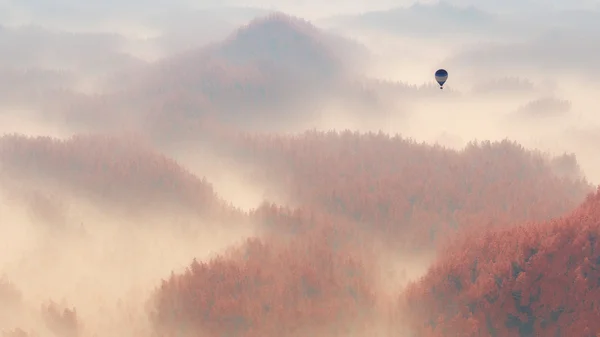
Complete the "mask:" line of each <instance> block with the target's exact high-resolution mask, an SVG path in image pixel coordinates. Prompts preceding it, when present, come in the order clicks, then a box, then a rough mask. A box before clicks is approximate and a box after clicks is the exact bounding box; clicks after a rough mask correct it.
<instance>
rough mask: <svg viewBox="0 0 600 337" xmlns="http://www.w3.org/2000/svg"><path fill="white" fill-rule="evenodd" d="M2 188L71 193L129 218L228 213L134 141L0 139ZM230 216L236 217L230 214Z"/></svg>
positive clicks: (201, 186) (208, 191)
mask: <svg viewBox="0 0 600 337" xmlns="http://www.w3.org/2000/svg"><path fill="white" fill-rule="evenodd" d="M0 163H1V164H2V172H3V175H2V179H1V180H2V184H3V186H4V187H6V188H9V189H10V188H12V187H14V188H17V189H22V188H24V187H29V188H35V189H41V190H46V191H52V192H57V191H59V192H60V193H61V194H62V193H64V192H67V191H68V193H71V194H72V195H74V196H79V197H84V198H86V199H88V200H92V201H94V202H100V203H101V204H103V205H110V207H111V208H113V209H119V210H120V212H125V213H128V214H138V213H146V212H148V211H149V210H152V211H154V212H158V211H160V210H166V209H171V210H173V211H174V210H179V211H184V210H185V211H186V212H192V213H195V214H199V215H203V216H207V217H208V216H211V215H212V216H215V215H216V214H220V215H223V214H227V213H229V212H232V210H228V206H227V205H226V204H225V203H224V202H223V201H221V200H220V199H219V198H218V197H217V196H216V194H215V193H214V191H213V189H212V186H211V185H210V184H209V183H207V182H206V181H205V180H203V179H199V178H197V177H196V176H194V175H193V174H191V173H189V172H187V171H186V170H185V169H184V168H183V167H181V166H179V165H178V164H177V163H176V162H175V161H173V160H171V159H169V158H167V157H165V156H164V155H161V154H160V153H158V152H156V151H154V150H152V149H151V148H149V147H147V146H146V145H145V144H144V143H143V142H140V140H139V139H136V138H135V137H125V136H122V137H117V136H101V135H97V136H93V135H92V136H84V135H82V136H74V137H72V138H70V139H67V140H60V139H55V138H51V137H35V138H34V137H26V136H21V135H4V136H2V137H0ZM231 214H234V212H232V213H231Z"/></svg>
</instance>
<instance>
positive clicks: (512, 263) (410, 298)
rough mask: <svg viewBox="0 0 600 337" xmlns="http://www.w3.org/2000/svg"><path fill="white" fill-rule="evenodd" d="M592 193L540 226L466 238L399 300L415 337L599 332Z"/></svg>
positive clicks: (599, 271) (599, 213) (598, 217)
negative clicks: (571, 211)
mask: <svg viewBox="0 0 600 337" xmlns="http://www.w3.org/2000/svg"><path fill="white" fill-rule="evenodd" d="M599 238H600V189H599V190H598V192H596V193H595V194H592V195H590V196H589V197H588V198H587V200H586V201H585V202H584V203H583V204H582V205H581V206H580V207H579V208H578V209H577V210H576V211H574V212H573V213H571V214H569V215H567V216H565V217H563V218H557V219H555V220H551V221H549V222H546V223H535V224H526V225H522V226H518V227H515V228H511V229H505V230H494V231H488V232H486V233H483V234H481V233H478V234H472V235H469V236H468V237H466V238H465V239H464V242H463V243H462V244H461V245H460V246H458V247H453V248H452V249H450V250H448V251H446V252H445V254H444V255H443V257H442V258H441V259H440V260H439V261H438V262H436V263H435V265H434V266H433V267H432V268H431V269H430V271H429V273H428V274H427V275H426V276H425V277H424V278H423V279H422V280H420V281H419V282H417V283H414V284H412V285H411V286H410V287H409V288H408V290H407V292H406V294H405V295H404V297H403V301H402V305H403V308H404V309H405V310H404V312H403V314H404V315H405V317H406V318H407V321H408V322H409V324H410V325H411V326H412V328H413V329H414V330H415V331H416V332H417V336H420V337H434V336H440V337H441V336H449V335H451V336H454V335H460V336H495V337H512V336H519V337H522V336H585V337H592V336H594V335H595V334H596V333H597V332H598V331H600V320H598V317H600V288H599V287H598V285H600V267H599V266H600V242H599Z"/></svg>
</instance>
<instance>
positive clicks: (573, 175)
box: [239, 131, 591, 249]
mask: <svg viewBox="0 0 600 337" xmlns="http://www.w3.org/2000/svg"><path fill="white" fill-rule="evenodd" d="M239 147H240V148H242V149H245V151H244V152H245V153H246V154H247V155H246V156H245V157H244V158H245V159H244V160H243V161H241V162H240V164H241V165H247V166H249V167H257V169H256V176H255V177H254V179H256V180H258V181H265V182H266V181H269V182H275V183H276V184H277V185H278V186H281V189H282V190H284V191H289V195H290V198H291V199H292V200H293V203H294V204H296V205H302V206H304V207H306V208H308V209H314V210H322V211H325V212H328V213H331V214H338V215H341V216H343V217H345V218H347V219H349V220H351V221H352V222H354V223H356V224H357V225H359V227H360V228H363V229H365V230H367V231H374V232H376V233H379V235H381V236H382V237H383V238H385V240H389V242H390V244H392V245H393V246H394V247H396V248H395V249H402V248H406V247H410V248H415V249H417V248H418V249H428V248H427V247H430V246H431V245H432V244H433V243H436V242H440V240H441V241H443V240H444V238H446V237H447V236H448V235H451V234H452V233H455V232H456V231H457V230H458V229H463V230H469V229H471V228H472V226H475V227H481V226H486V225H490V226H497V225H501V226H505V225H509V224H516V223H519V222H522V221H529V220H545V219H549V218H552V217H555V216H559V215H561V214H562V213H564V212H567V211H570V210H571V209H573V208H574V207H576V206H577V205H578V204H579V203H580V202H581V201H582V200H583V199H584V198H585V195H586V194H587V193H588V192H589V191H591V186H590V185H589V184H587V183H586V182H585V181H583V180H581V178H580V173H579V169H578V167H577V164H576V162H575V163H573V162H568V161H565V163H566V165H562V166H560V165H558V164H557V163H558V162H557V160H553V159H552V158H551V157H547V156H545V155H543V154H541V153H537V152H532V151H527V150H525V149H524V148H523V147H521V146H520V145H518V144H516V143H513V142H510V141H502V142H497V143H490V142H482V143H480V144H478V143H472V144H471V145H469V146H468V147H466V148H465V149H464V150H462V151H454V150H450V149H446V148H443V147H440V146H432V145H427V144H419V143H416V142H415V141H413V140H411V139H403V138H400V137H393V138H391V137H390V136H389V135H386V134H383V133H378V134H375V133H366V134H361V133H358V132H350V131H345V132H327V133H326V132H317V131H309V132H305V133H302V134H299V135H293V136H288V135H269V136H262V135H257V136H252V135H248V136H245V137H242V138H241V139H240V143H239ZM250 154H251V155H250ZM557 165H558V166H557ZM559 166H560V168H559ZM564 177H570V178H564Z"/></svg>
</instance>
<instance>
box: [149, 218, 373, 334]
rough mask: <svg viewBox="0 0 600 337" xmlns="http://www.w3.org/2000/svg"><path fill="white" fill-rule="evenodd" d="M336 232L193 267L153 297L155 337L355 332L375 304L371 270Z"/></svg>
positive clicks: (251, 248) (239, 251)
mask: <svg viewBox="0 0 600 337" xmlns="http://www.w3.org/2000/svg"><path fill="white" fill-rule="evenodd" d="M337 231H338V230H337V228H335V227H334V226H329V225H326V224H325V225H323V226H317V228H316V229H315V230H310V231H307V232H305V233H303V234H301V235H298V236H296V237H295V238H290V239H289V240H278V239H277V238H275V237H266V238H264V239H248V240H247V241H246V242H245V243H244V244H243V245H241V246H239V247H236V248H233V249H231V250H230V251H229V252H227V253H226V254H224V255H222V256H219V257H216V258H214V259H212V260H211V261H209V262H198V261H196V260H194V262H193V263H192V264H191V266H190V267H189V268H188V270H187V271H186V272H185V273H182V274H172V275H171V277H170V278H169V279H168V280H165V281H163V283H162V285H161V286H160V287H159V288H158V289H157V290H156V293H155V295H154V297H153V301H152V303H153V306H152V307H153V311H152V314H151V320H152V322H153V324H154V327H155V330H156V331H157V334H158V335H159V336H205V335H204V334H206V335H208V336H212V335H214V336H220V335H223V334H225V335H231V336H243V337H263V336H295V335H296V334H297V333H302V332H306V333H310V334H319V333H323V334H325V335H328V334H340V333H342V334H343V333H346V332H347V331H346V330H349V329H353V328H354V329H357V328H360V322H363V320H362V319H366V318H367V317H368V313H369V311H370V309H372V308H373V306H374V305H375V295H374V290H373V289H372V275H371V273H370V268H371V267H370V266H369V265H365V264H364V263H363V261H362V259H360V258H359V257H357V255H356V254H353V252H352V251H351V250H348V249H343V248H342V247H339V246H336V245H335V244H334V241H335V240H334V239H335V238H334V236H335V235H336V233H337ZM279 238H281V237H279Z"/></svg>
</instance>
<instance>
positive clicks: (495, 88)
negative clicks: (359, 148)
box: [0, 0, 600, 337]
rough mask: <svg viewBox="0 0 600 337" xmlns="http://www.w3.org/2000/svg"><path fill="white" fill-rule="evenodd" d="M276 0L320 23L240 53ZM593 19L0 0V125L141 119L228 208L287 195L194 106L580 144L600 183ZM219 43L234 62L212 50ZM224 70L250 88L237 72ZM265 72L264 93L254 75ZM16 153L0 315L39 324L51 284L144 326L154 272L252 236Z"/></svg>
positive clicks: (111, 328) (549, 11)
mask: <svg viewBox="0 0 600 337" xmlns="http://www.w3.org/2000/svg"><path fill="white" fill-rule="evenodd" d="M275 11H282V12H284V13H285V14H287V15H292V16H298V17H300V18H303V19H307V20H309V21H311V22H312V23H313V24H314V25H316V27H317V30H315V32H316V33H315V32H310V33H307V34H309V35H310V34H313V35H314V36H317V35H318V36H319V37H318V38H319V39H322V41H325V42H324V43H321V44H315V45H319V47H315V48H316V49H315V50H316V51H315V50H309V51H306V50H307V49H306V48H308V47H305V45H300V46H299V47H298V46H297V45H294V43H296V42H294V41H296V40H293V38H292V37H293V36H292V35H290V36H292V37H289V40H286V41H287V43H288V47H289V48H290V49H293V48H297V49H294V50H295V51H293V52H291V53H290V54H285V53H283V54H276V55H271V54H269V53H270V52H269V51H267V52H265V55H262V56H261V57H262V58H263V59H261V60H259V61H257V63H256V64H254V63H251V62H249V61H248V59H249V58H251V57H254V55H255V54H253V53H254V51H252V52H247V54H244V53H245V50H246V49H244V48H250V47H251V46H252V44H253V43H255V42H256V41H261V39H262V38H263V35H265V36H267V35H269V34H270V32H268V29H271V28H268V27H267V28H266V30H267V31H265V29H263V30H260V29H257V30H255V31H252V33H251V34H250V38H248V40H247V41H246V40H244V41H246V42H245V43H247V44H245V45H244V44H239V45H236V44H235V43H237V42H236V41H238V40H236V38H232V36H234V37H235V35H232V34H235V33H236V32H239V30H240V29H244V27H246V26H245V25H247V24H248V23H249V22H251V20H253V19H255V18H261V17H264V16H267V15H268V14H270V13H272V12H275ZM599 19H600V1H592V0H588V1H586V0H579V1H573V0H571V1H566V0H556V1H552V2H551V4H549V3H548V1H541V0H540V1H535V0H529V1H503V2H498V1H467V0H455V1H454V0H450V1H444V2H442V3H434V2H430V1H424V2H422V3H420V4H417V5H415V4H414V3H413V2H412V1H401V2H398V1H388V0H376V1H372V2H371V3H370V4H369V5H368V6H367V5H366V2H364V1H330V2H327V3H326V4H324V3H323V2H318V1H302V2H297V1H296V2H292V1H278V2H269V1H263V0H255V1H254V0H253V1H246V0H244V1H241V0H240V1H237V0H235V1H234V0H229V1H219V2H216V1H215V2H208V1H205V2H203V3H202V4H197V3H194V2H192V1H184V0H178V1H158V0H153V1H134V0H124V1H119V2H116V1H110V2H107V1H103V2H102V4H100V2H98V3H97V4H96V3H94V4H92V3H91V2H83V1H75V0H71V1H67V0H64V1H50V0H35V1H34V0H31V1H24V0H18V1H17V0H14V1H11V0H4V1H1V2H0V26H1V27H0V52H1V53H0V55H2V56H1V57H0V76H2V77H3V80H2V82H1V83H0V97H1V98H2V99H1V100H0V133H1V134H6V135H8V134H20V135H27V136H49V137H53V138H56V139H63V140H67V139H70V137H72V136H74V135H77V134H94V133H99V132H100V133H102V132H106V133H111V132H114V133H120V132H121V133H122V132H131V133H133V134H140V135H141V136H140V137H141V138H143V139H144V141H147V142H148V143H149V144H151V146H154V147H155V148H156V149H158V150H157V151H159V152H162V153H163V154H164V155H165V156H167V157H169V158H173V159H174V160H175V161H176V163H177V165H180V166H181V167H182V169H183V170H185V171H186V172H188V173H190V174H192V175H194V176H195V177H196V178H197V179H203V178H205V179H206V181H208V182H210V183H211V184H212V185H213V186H214V190H215V193H216V194H217V195H218V196H219V197H220V198H222V199H223V200H224V202H225V203H229V204H231V205H232V206H234V207H236V208H237V209H238V210H239V211H240V212H250V211H252V210H254V209H256V208H257V207H259V206H260V205H261V204H262V203H263V202H265V201H268V202H274V203H276V204H279V205H285V206H290V207H294V206H296V205H297V203H296V200H295V198H294V195H293V191H289V190H286V189H285V187H284V186H282V184H278V183H276V182H269V181H268V179H266V178H265V177H262V176H261V175H260V171H261V167H260V166H251V165H246V164H245V163H246V162H245V160H244V155H243V154H240V153H237V152H236V151H235V150H232V149H231V148H227V146H225V145H223V142H221V141H219V140H217V139H215V138H211V137H212V136H211V135H209V134H204V133H198V132H187V131H185V130H187V129H186V127H187V126H188V125H191V124H192V122H191V121H192V119H193V118H195V117H198V116H200V117H206V116H220V117H218V118H216V119H218V120H219V121H220V122H224V123H225V124H227V123H230V125H231V126H232V127H234V129H235V130H243V131H246V132H251V133H253V132H259V133H260V132H263V131H265V130H266V131H269V132H274V133H293V132H301V131H304V130H307V129H317V130H325V131H327V130H331V129H337V130H343V129H353V130H359V131H363V132H367V131H375V132H377V131H379V130H381V131H383V132H385V133H389V134H399V135H401V136H403V137H410V138H413V139H415V140H417V141H424V142H427V143H438V144H441V145H444V146H446V147H449V148H453V149H456V150H460V149H462V148H463V147H464V146H465V145H467V144H468V143H469V142H472V141H475V140H502V139H505V138H508V139H510V140H515V141H517V142H518V143H520V144H522V145H523V146H525V147H526V148H531V149H539V150H541V151H543V152H547V153H550V154H563V153H574V154H575V155H576V157H577V161H578V162H579V164H580V166H581V168H582V170H583V174H584V176H585V178H586V179H588V180H589V181H590V182H592V183H594V184H600V158H599V157H598V147H597V145H598V144H600V115H599V114H598V113H597V107H596V104H597V93H596V91H597V88H598V84H599V83H598V80H599V79H600V76H598V75H600V65H599V64H598V62H597V61H598V60H599V59H600V45H598V44H597V43H594V41H600V20H599ZM273 29H277V27H275V28H273ZM278 33H279V32H274V35H277V34H278ZM313 35H311V36H313ZM282 36H284V39H286V38H287V37H286V36H287V35H285V34H284V33H282ZM294 36H295V35H294ZM324 36H326V37H324ZM340 37H343V39H340ZM268 38H270V37H268V36H267V37H264V39H268ZM334 38H335V39H338V40H335V39H334ZM228 39H229V40H228ZM230 40H231V41H233V42H231V41H230ZM223 41H230V42H227V43H231V44H232V45H234V46H235V47H236V48H238V47H239V48H238V49H236V48H230V49H227V50H228V51H231V50H233V51H234V53H235V54H234V55H230V54H226V53H225V52H224V51H223V50H225V49H224V48H221V46H222V45H220V43H223ZM290 41H291V42H290ZM297 41H300V39H299V40H297ZM298 43H299V42H298ZM306 45H310V46H313V45H312V44H306ZM323 45H325V47H327V46H328V45H329V46H333V48H332V49H333V50H332V51H331V55H333V56H332V57H333V60H335V62H333V61H331V62H329V61H327V60H329V59H327V60H325V58H323V59H321V58H319V57H320V56H319V55H320V54H319V53H320V49H318V48H321V47H323ZM240 46H241V47H240ZM290 46H291V47H290ZM211 48H212V49H211ZM219 48H221V49H219ZM240 48H241V49H240ZM311 48H312V47H311ZM304 51H306V52H304ZM286 55H287V56H286ZM290 55H293V56H294V57H295V58H292V56H290ZM315 55H317V56H319V57H317V56H315ZM220 57H223V58H227V57H229V58H230V59H227V60H228V61H227V62H230V63H227V64H226V65H223V66H221V65H220V63H219V62H220V61H219V58H220ZM237 57H239V60H238V59H237ZM269 57H272V58H274V59H277V60H278V61H279V64H278V65H277V67H279V68H276V67H275V66H273V68H271V65H270V64H274V62H271V63H268V62H269ZM286 57H289V58H286ZM231 60H235V62H238V61H239V63H235V64H234V62H233V61H231ZM265 60H266V61H265ZM261 62H263V63H261ZM438 68H445V69H447V70H448V72H449V80H448V82H447V84H446V85H445V86H444V90H440V89H439V86H438V85H437V84H436V83H435V82H434V79H433V73H434V72H435V70H437V69H438ZM214 69H217V70H214ZM223 69H225V70H223ZM273 69H274V70H273ZM229 71H231V73H229ZM186 76H187V77H186ZM184 77H185V79H182V78H184ZM236 81H248V83H249V84H248V88H249V89H247V91H244V90H246V89H244V90H242V93H241V94H240V93H239V92H238V91H235V90H237V89H235V83H236ZM206 83H209V84H210V87H209V84H206ZM215 83H217V84H215ZM261 85H265V86H268V89H267V90H266V92H267V94H265V93H264V92H260V93H257V92H259V91H260V89H256V90H257V91H256V92H254V91H252V90H254V88H256V87H260V86H261ZM232 88H233V89H232ZM248 92H250V93H248ZM269 93H271V94H270V96H269ZM234 95H237V96H234ZM256 97H260V98H256ZM165 102H166V103H165ZM181 102H184V103H181ZM169 109H172V110H173V111H175V110H176V111H177V116H176V117H175V112H173V113H171V110H169ZM179 111H181V113H179ZM176 118H179V119H177V122H173V123H172V124H169V121H171V120H173V121H175V120H176ZM211 118H212V117H211ZM177 123H179V124H177ZM3 142H5V140H3V139H0V148H2V146H3V145H2V144H3ZM89 151H90V152H91V151H93V149H90V150H89ZM83 152H84V153H85V151H83ZM65 153H67V152H65ZM88 154H89V153H88ZM69 155H71V154H67V155H65V156H69ZM72 155H73V156H77V155H79V154H76V153H73V154H72ZM246 155H248V154H246ZM13 160H14V158H12V157H10V156H7V157H4V158H0V165H1V166H0V168H2V169H3V170H2V171H0V172H2V175H3V176H2V177H0V274H2V275H4V279H5V280H6V281H7V282H10V283H12V284H14V286H15V287H16V288H17V289H18V291H19V292H20V293H21V294H22V296H23V302H22V303H23V304H22V306H20V307H18V308H17V307H11V304H10V303H8V302H7V303H8V304H6V305H4V304H1V303H0V312H3V310H5V312H10V315H9V314H7V315H2V314H0V328H1V329H4V330H10V329H15V328H22V329H24V330H26V331H29V330H35V331H37V332H38V333H39V334H40V336H46V335H50V332H49V330H48V327H47V326H46V325H45V324H44V320H43V317H42V316H41V314H40V310H39V308H40V306H41V305H42V304H44V303H48V301H50V300H52V301H55V302H57V303H60V305H64V306H65V307H67V308H71V307H75V308H76V309H77V314H78V316H79V317H80V318H81V321H82V322H83V323H84V324H85V326H84V327H83V328H82V329H84V331H85V336H106V337H111V336H114V337H122V336H127V335H129V336H134V335H137V336H150V333H151V332H150V326H149V324H148V319H147V316H146V315H147V312H146V310H147V309H146V308H147V307H146V306H147V302H148V299H149V296H150V294H151V293H152V291H153V290H154V289H156V288H157V287H159V286H160V281H161V280H162V279H165V278H168V277H169V275H170V273H171V272H172V271H174V272H176V273H177V272H181V271H183V270H184V269H185V267H187V266H188V265H189V263H190V262H191V261H192V259H193V258H197V259H199V260H207V259H208V258H210V257H211V256H215V255H216V254H219V253H222V252H224V251H225V250H226V249H227V248H228V247H230V246H231V245H235V244H237V243H240V242H242V241H243V240H244V239H245V238H248V237H251V236H254V235H257V230H256V228H255V227H254V224H251V223H228V222H227V221H221V220H215V221H214V222H211V221H212V220H206V219H204V218H202V217H200V216H198V215H197V214H195V213H194V212H192V211H190V212H188V211H177V212H174V211H172V210H171V209H170V208H169V207H165V208H164V209H161V208H160V207H156V206H139V209H137V210H136V213H135V214H134V215H125V213H123V211H122V209H120V208H119V207H118V206H115V204H113V203H110V202H108V201H106V200H102V199H98V198H93V197H90V196H89V195H88V194H86V193H84V192H81V191H80V190H81V189H84V190H85V189H86V188H91V187H86V186H76V185H77V183H72V185H73V186H70V184H71V183H70V182H69V180H68V179H63V180H59V179H58V178H56V176H55V173H53V172H50V171H49V169H48V168H47V167H43V166H40V167H37V168H35V169H31V168H30V169H28V170H25V169H23V167H22V166H21V165H22V164H21V163H20V162H18V161H13ZM65 160H66V159H65ZM161 160H162V159H157V162H158V161H161ZM7 166H10V170H4V169H5V168H6V167H7ZM15 172H19V174H16V173H15ZM65 175H66V176H68V174H67V173H65ZM61 179H62V178H61ZM119 191H120V190H119ZM124 191H125V187H123V191H122V192H119V193H123V194H125V193H126V192H124ZM153 193H154V192H153ZM156 193H159V192H156ZM158 197H162V196H158ZM170 197H171V196H164V198H165V199H167V198H170ZM131 198H133V199H135V198H142V197H140V196H136V195H133V196H132V197H131ZM160 200H162V199H160ZM123 207H124V208H127V207H128V205H123ZM136 207H137V206H136ZM166 224H180V225H166ZM181 224H184V225H181ZM190 224H193V225H194V226H195V227H194V228H196V229H195V230H194V232H193V234H190V232H187V230H188V229H189V226H190ZM186 228H188V229H186ZM198 228H200V229H198ZM203 228H204V229H203ZM390 255H391V256H392V257H391V258H388V257H387V256H386V259H384V260H385V264H386V265H387V266H388V267H389V269H390V270H393V272H391V274H394V275H395V276H390V275H391V274H390V275H387V276H385V275H384V276H382V277H383V278H384V279H385V278H386V277H389V278H390V279H388V280H387V281H386V282H387V283H385V284H386V287H393V286H391V285H388V283H390V284H394V282H392V281H393V280H395V279H393V278H394V277H397V275H396V274H397V273H400V274H402V275H404V277H405V278H406V277H407V278H410V279H416V278H417V277H418V276H420V275H422V274H423V273H424V272H425V270H426V267H427V263H428V261H430V259H431V258H430V257H427V258H423V259H422V260H423V261H421V260H418V261H417V262H415V260H416V259H410V263H409V262H408V260H409V259H408V258H406V257H401V258H398V257H397V256H394V255H393V254H390ZM390 260H391V262H390ZM398 265H400V266H402V267H397V266H398ZM397 269H404V270H402V271H398V270H397ZM0 287H2V285H0ZM0 292H1V291H0ZM0 296H2V295H0Z"/></svg>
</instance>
